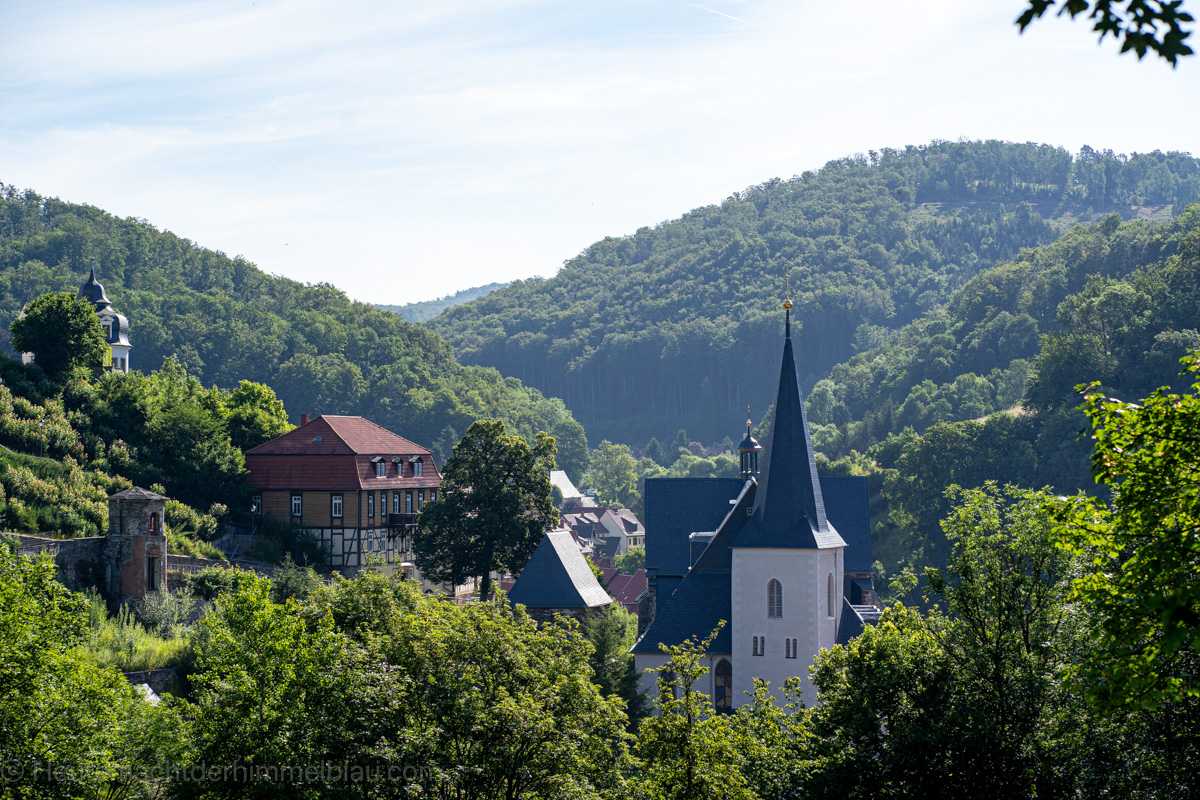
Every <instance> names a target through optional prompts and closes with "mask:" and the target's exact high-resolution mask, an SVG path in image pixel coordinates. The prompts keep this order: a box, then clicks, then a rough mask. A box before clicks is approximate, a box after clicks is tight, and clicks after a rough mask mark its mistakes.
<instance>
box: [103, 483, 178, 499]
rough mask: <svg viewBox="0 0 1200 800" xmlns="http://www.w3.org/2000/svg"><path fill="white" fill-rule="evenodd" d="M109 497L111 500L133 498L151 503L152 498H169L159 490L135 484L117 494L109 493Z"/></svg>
mask: <svg viewBox="0 0 1200 800" xmlns="http://www.w3.org/2000/svg"><path fill="white" fill-rule="evenodd" d="M108 499H109V500H132V501H134V502H138V503H149V502H151V501H152V500H166V499H167V498H165V497H163V496H162V495H161V494H158V493H157V492H152V491H150V490H149V489H143V488H142V487H140V486H134V487H132V488H129V489H126V490H125V491H123V492H117V493H116V494H113V495H109V497H108Z"/></svg>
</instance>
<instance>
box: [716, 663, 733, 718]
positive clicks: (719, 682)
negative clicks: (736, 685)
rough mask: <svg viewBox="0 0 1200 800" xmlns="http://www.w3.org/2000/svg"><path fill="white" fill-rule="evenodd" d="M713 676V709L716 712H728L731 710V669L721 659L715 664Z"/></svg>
mask: <svg viewBox="0 0 1200 800" xmlns="http://www.w3.org/2000/svg"><path fill="white" fill-rule="evenodd" d="M714 674H715V677H716V681H715V682H714V684H713V707H714V708H716V709H717V711H730V710H732V708H733V667H731V666H730V665H729V662H728V661H726V660H725V659H723V658H722V659H721V660H720V661H718V662H717V668H716V670H715V671H714Z"/></svg>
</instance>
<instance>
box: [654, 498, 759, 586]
mask: <svg viewBox="0 0 1200 800" xmlns="http://www.w3.org/2000/svg"><path fill="white" fill-rule="evenodd" d="M743 485H744V484H743V481H742V479H741V478H648V479H647V480H646V519H645V529H646V565H647V566H648V567H653V568H654V569H656V570H658V574H659V575H683V574H684V573H685V572H687V571H688V567H689V566H690V565H691V563H692V559H691V544H690V543H689V541H688V536H689V534H692V533H694V532H696V531H715V530H716V529H717V526H718V525H720V524H721V520H723V519H725V516H726V515H727V514H728V513H729V509H730V508H732V506H730V504H729V501H730V500H732V499H734V498H735V497H737V496H738V493H739V492H740V491H741V490H742V487H743Z"/></svg>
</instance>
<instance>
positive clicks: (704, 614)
mask: <svg viewBox="0 0 1200 800" xmlns="http://www.w3.org/2000/svg"><path fill="white" fill-rule="evenodd" d="M731 582H732V576H731V575H730V573H728V572H693V573H692V574H690V575H688V576H687V578H685V579H684V581H683V582H682V583H680V584H679V588H678V589H676V590H675V593H674V594H672V595H671V597H670V599H669V600H667V603H666V605H665V606H664V607H663V608H662V610H661V611H659V613H658V614H657V615H656V616H655V617H654V622H652V623H650V627H648V628H646V632H645V633H643V634H642V637H641V638H640V639H638V641H637V643H636V644H635V645H634V646H633V649H632V651H631V652H633V653H635V654H637V653H643V654H644V653H658V652H661V651H660V650H659V648H658V645H659V643H662V644H665V645H676V644H682V643H683V642H685V641H686V640H688V639H690V638H692V637H699V638H700V639H704V638H705V637H707V636H708V635H709V634H710V633H712V631H713V629H714V628H715V627H717V623H719V622H720V621H721V620H725V627H723V628H722V629H721V632H720V633H719V634H717V638H716V640H715V641H714V642H713V643H712V644H711V645H709V648H708V652H709V653H714V654H726V653H732V652H733V634H732V632H731V631H730V627H731V625H732V623H733V601H732V593H731V590H730V587H731Z"/></svg>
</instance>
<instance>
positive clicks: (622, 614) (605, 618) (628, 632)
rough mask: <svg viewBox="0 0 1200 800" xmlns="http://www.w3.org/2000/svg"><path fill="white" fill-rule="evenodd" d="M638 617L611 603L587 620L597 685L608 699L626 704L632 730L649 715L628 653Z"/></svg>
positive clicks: (635, 639) (631, 654) (635, 634)
mask: <svg viewBox="0 0 1200 800" xmlns="http://www.w3.org/2000/svg"><path fill="white" fill-rule="evenodd" d="M637 627H638V621H637V617H636V616H634V615H633V614H630V613H629V612H628V611H626V610H625V608H624V607H623V606H622V605H621V604H620V603H609V604H608V605H607V606H604V608H602V609H601V610H600V612H599V613H598V614H596V616H594V617H592V618H591V619H590V620H588V623H587V637H588V641H590V642H591V643H592V655H591V658H590V659H589V663H590V664H591V666H592V674H593V675H594V676H595V677H594V680H595V682H596V685H597V686H599V687H600V692H601V694H603V695H604V696H605V697H612V696H614V695H615V696H617V697H620V698H621V700H622V702H624V703H625V714H626V716H627V717H628V718H629V724H630V726H631V727H636V726H637V723H638V722H639V721H640V720H641V719H642V717H644V716H646V712H647V707H646V696H645V695H643V694H642V693H641V692H640V691H639V690H638V677H639V676H638V673H637V670H636V669H635V668H634V665H633V653H631V652H629V650H630V648H632V647H633V644H634V642H636V641H637Z"/></svg>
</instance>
